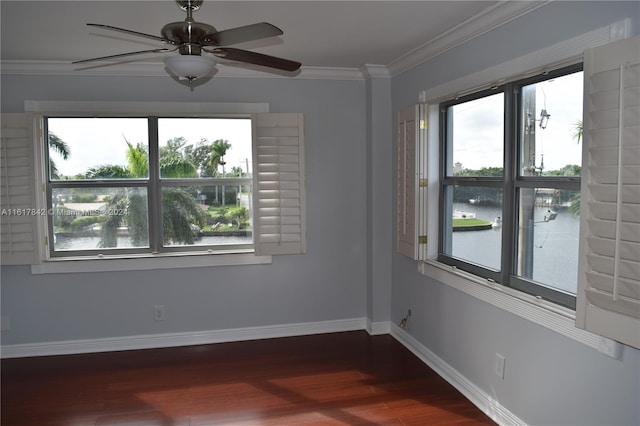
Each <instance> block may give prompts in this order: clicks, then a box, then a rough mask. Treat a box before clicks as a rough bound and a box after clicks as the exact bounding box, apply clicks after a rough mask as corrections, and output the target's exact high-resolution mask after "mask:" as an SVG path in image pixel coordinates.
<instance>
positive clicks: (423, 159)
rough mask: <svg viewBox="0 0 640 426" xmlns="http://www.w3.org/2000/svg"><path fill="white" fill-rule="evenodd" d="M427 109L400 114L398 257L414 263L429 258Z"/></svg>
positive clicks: (421, 107)
mask: <svg viewBox="0 0 640 426" xmlns="http://www.w3.org/2000/svg"><path fill="white" fill-rule="evenodd" d="M427 110H428V108H427V105H414V106H411V107H408V108H405V109H403V110H401V111H400V112H398V134H397V149H398V152H397V176H396V186H397V191H396V197H397V199H396V206H397V209H396V244H397V251H398V253H400V254H402V255H404V256H407V257H409V258H411V259H414V260H423V259H424V258H425V254H426V253H425V252H426V250H425V249H426V244H427V234H426V213H427V209H426V201H427V180H426V178H424V177H425V176H426V175H427V174H426V165H427V155H426V152H427V143H426V140H423V139H424V138H426V135H427V133H426V130H427V121H426V119H424V118H422V117H424V116H425V113H426V111H427Z"/></svg>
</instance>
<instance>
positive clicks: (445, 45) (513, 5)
mask: <svg viewBox="0 0 640 426" xmlns="http://www.w3.org/2000/svg"><path fill="white" fill-rule="evenodd" d="M552 1H553V0H534V1H501V2H499V3H497V4H496V5H494V6H492V7H490V8H488V9H485V10H483V11H482V12H480V13H478V14H476V15H474V16H472V17H471V18H469V19H467V20H466V21H463V22H461V23H460V24H458V25H456V26H454V27H452V28H451V29H450V30H448V31H446V32H444V33H442V34H441V35H440V36H438V37H436V38H434V39H431V40H429V41H428V42H426V43H425V44H423V45H421V46H419V47H417V48H416V49H414V50H412V51H410V52H408V53H406V54H404V55H402V56H399V57H398V58H396V59H394V60H393V61H391V62H389V63H388V64H387V65H386V67H387V69H388V71H389V74H390V75H391V76H394V75H396V74H400V73H402V72H404V71H407V70H408V69H410V68H413V67H414V66H416V65H418V64H420V63H422V62H425V61H427V60H429V59H431V58H433V57H435V56H437V55H440V54H441V53H444V52H446V51H447V50H450V49H453V48H454V47H456V46H459V45H461V44H463V43H465V42H467V41H470V40H473V39H474V38H476V37H479V36H481V35H482V34H485V33H487V32H489V31H491V30H494V29H496V28H498V27H500V26H502V25H505V24H507V23H509V22H511V21H513V20H514V19H517V18H519V17H521V16H524V15H526V14H527V13H530V12H533V11H534V10H536V9H538V8H540V7H542V6H545V5H547V4H549V3H551V2H552Z"/></svg>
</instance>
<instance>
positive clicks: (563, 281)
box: [452, 203, 580, 294]
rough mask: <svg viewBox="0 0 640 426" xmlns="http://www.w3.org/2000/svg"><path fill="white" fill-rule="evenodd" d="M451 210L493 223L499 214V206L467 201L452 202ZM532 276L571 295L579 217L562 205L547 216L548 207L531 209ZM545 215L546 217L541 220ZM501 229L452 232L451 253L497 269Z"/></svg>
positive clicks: (498, 265) (575, 266) (576, 272)
mask: <svg viewBox="0 0 640 426" xmlns="http://www.w3.org/2000/svg"><path fill="white" fill-rule="evenodd" d="M453 208H454V210H458V211H464V212H469V213H473V214H475V216H476V218H477V219H482V220H486V221H488V222H494V221H495V220H496V218H498V217H500V216H502V212H501V210H500V208H499V207H496V206H487V205H478V204H471V203H454V204H453ZM534 209H535V211H534V234H533V239H534V247H533V279H534V280H535V281H537V282H539V283H544V284H547V285H549V286H552V287H554V288H557V289H560V290H563V291H567V292H570V293H573V294H575V292H576V283H577V279H578V236H579V228H580V220H579V217H577V216H575V215H573V214H572V213H570V212H569V211H568V210H567V209H566V208H561V209H558V210H557V211H556V213H557V216H556V217H555V218H554V219H553V220H548V218H549V210H550V209H549V207H543V206H540V207H535V208H534ZM545 216H546V217H547V220H546V221H545ZM501 238H502V228H501V227H494V228H492V229H490V230H483V231H468V232H453V234H452V247H453V250H452V251H453V253H452V254H453V255H454V256H455V257H457V258H460V259H463V260H467V261H470V262H472V263H477V264H480V265H483V266H487V267H489V268H492V269H500V246H501Z"/></svg>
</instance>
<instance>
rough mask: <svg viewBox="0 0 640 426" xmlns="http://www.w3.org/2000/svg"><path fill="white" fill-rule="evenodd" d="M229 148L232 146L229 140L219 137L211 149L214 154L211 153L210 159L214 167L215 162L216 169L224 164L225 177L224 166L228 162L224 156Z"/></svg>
mask: <svg viewBox="0 0 640 426" xmlns="http://www.w3.org/2000/svg"><path fill="white" fill-rule="evenodd" d="M229 148H231V144H230V143H229V141H226V140H223V139H218V140H217V141H215V142H214V143H213V144H212V145H211V151H212V154H213V155H211V158H210V161H211V163H212V167H213V164H215V167H214V169H217V166H218V165H220V166H222V176H223V177H224V166H225V164H227V163H225V162H224V156H225V155H226V154H227V150H228V149H229Z"/></svg>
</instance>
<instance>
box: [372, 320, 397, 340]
mask: <svg viewBox="0 0 640 426" xmlns="http://www.w3.org/2000/svg"><path fill="white" fill-rule="evenodd" d="M367 332H368V333H369V334H370V335H372V336H377V335H379V334H389V333H391V322H389V321H376V322H372V321H370V320H368V319H367Z"/></svg>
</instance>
